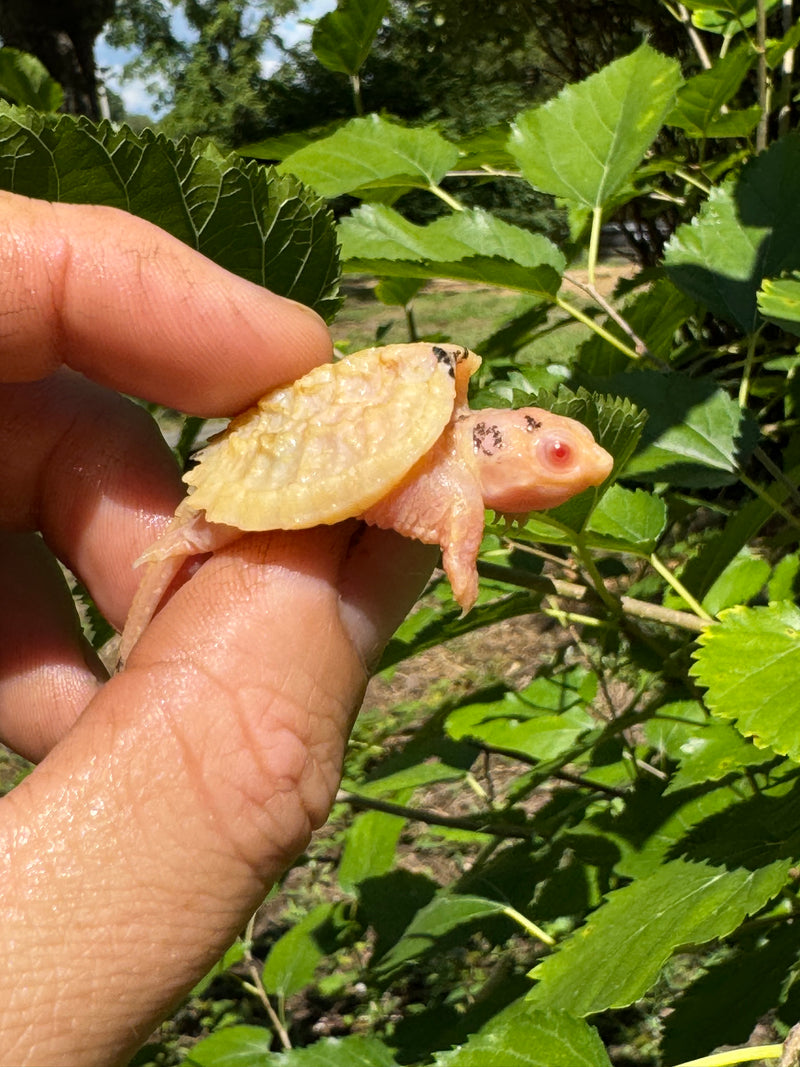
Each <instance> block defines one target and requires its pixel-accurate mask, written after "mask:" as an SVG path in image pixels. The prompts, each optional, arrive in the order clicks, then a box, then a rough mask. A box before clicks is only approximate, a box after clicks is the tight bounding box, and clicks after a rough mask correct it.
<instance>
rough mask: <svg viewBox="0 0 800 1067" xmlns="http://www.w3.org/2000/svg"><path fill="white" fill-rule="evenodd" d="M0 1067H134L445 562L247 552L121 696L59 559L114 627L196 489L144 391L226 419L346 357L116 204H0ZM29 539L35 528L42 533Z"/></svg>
mask: <svg viewBox="0 0 800 1067" xmlns="http://www.w3.org/2000/svg"><path fill="white" fill-rule="evenodd" d="M0 271H2V275H0V276H2V278H3V286H2V291H0V382H2V383H3V384H0V576H2V582H3V588H4V589H5V594H6V595H5V611H4V612H3V614H2V616H0V739H2V740H3V741H4V742H5V743H6V744H7V745H9V747H11V748H13V749H15V750H16V751H18V752H20V753H22V754H24V755H26V756H28V757H29V758H31V759H33V760H40V759H41V760H42V762H41V763H40V764H39V766H37V767H36V769H35V770H34V771H33V772H32V773H31V774H30V775H29V776H28V777H27V778H26V779H25V780H24V781H23V782H22V783H21V784H20V785H19V786H17V787H16V788H15V789H14V790H13V791H12V792H11V793H10V794H9V795H8V796H6V797H5V798H3V799H2V801H0V855H2V857H3V871H2V877H1V878H0V898H1V899H2V904H3V916H4V919H3V923H2V926H0V953H2V958H3V960H4V964H5V965H4V967H3V969H2V973H0V1064H6V1065H9V1064H14V1065H22V1064H25V1065H37V1064H39V1065H43V1064H47V1065H58V1064H62V1065H68V1064H75V1065H80V1067H91V1065H93V1064H103V1065H104V1067H108V1065H110V1064H113V1063H124V1062H125V1061H126V1059H127V1058H128V1056H129V1055H130V1054H131V1053H132V1051H134V1050H135V1049H136V1047H138V1045H139V1044H141V1043H142V1042H143V1041H144V1040H145V1039H146V1037H147V1036H148V1034H149V1032H150V1031H151V1029H152V1028H153V1026H154V1025H155V1024H157V1022H158V1021H159V1020H160V1019H161V1018H162V1017H163V1016H164V1015H165V1014H166V1013H167V1012H168V1011H169V1009H170V1007H171V1005H172V1004H173V1003H174V1002H175V1001H176V1000H177V999H178V998H179V997H180V996H181V995H182V994H183V993H184V992H185V991H186V990H188V989H189V988H191V986H192V985H193V984H194V983H195V982H196V981H197V980H198V978H200V977H201V976H202V975H203V974H204V973H205V971H206V970H207V969H208V967H209V966H211V964H213V963H214V962H215V960H216V959H217V958H218V957H219V956H220V955H221V953H222V952H223V951H224V949H225V948H226V947H227V945H229V944H230V943H231V941H232V940H233V939H234V937H235V936H236V934H237V933H238V932H239V931H240V930H241V929H242V927H243V926H244V924H245V923H246V921H247V919H248V917H249V915H250V914H251V913H252V911H253V910H254V909H255V908H256V907H257V906H258V904H259V903H260V902H261V900H262V899H263V897H264V894H265V892H266V890H267V887H268V886H269V884H270V883H271V882H272V881H273V880H274V879H275V878H276V877H277V876H278V875H279V874H280V873H281V872H282V871H283V870H284V869H285V868H286V867H287V866H288V864H289V863H290V862H291V861H292V859H293V858H294V857H295V856H296V855H297V854H298V853H299V852H300V851H302V849H303V848H304V847H305V844H306V841H307V839H308V835H309V833H310V832H311V830H312V829H313V828H314V827H315V826H317V825H319V824H320V823H321V822H322V821H323V820H324V818H325V817H326V815H327V812H328V810H329V807H330V804H331V803H332V799H333V797H334V795H335V791H336V788H337V785H338V780H339V773H340V767H341V759H342V754H343V750H344V745H345V741H346V737H347V733H348V731H349V727H350V724H351V722H352V718H353V715H354V712H355V710H356V708H357V706H358V704H359V702H360V699H361V696H362V694H363V689H364V685H365V683H366V673H367V672H366V667H365V664H369V663H370V662H372V661H374V658H375V657H376V655H377V654H378V652H379V650H380V648H381V646H382V644H383V643H384V642H385V640H386V639H387V638H388V637H389V635H390V634H391V632H392V630H393V629H394V628H395V626H396V625H397V624H398V622H399V621H400V619H401V618H402V616H403V614H404V613H405V611H406V610H407V609H408V608H409V607H410V605H411V603H412V602H413V599H414V597H415V595H416V593H417V591H418V589H419V588H420V586H421V585H422V583H423V581H424V578H425V576H426V574H427V571H428V569H429V563H430V550H429V549H428V548H426V547H425V546H421V545H419V544H418V543H416V542H411V541H406V540H404V539H403V538H400V537H399V536H397V535H395V534H393V533H386V532H384V531H380V530H375V529H369V530H366V531H364V532H362V531H361V529H360V528H359V527H358V526H357V524H344V525H342V526H336V527H326V528H320V529H314V530H306V531H302V532H300V533H295V534H287V533H284V532H280V531H278V532H274V533H270V534H255V535H248V536H245V537H243V538H242V539H241V540H239V541H237V542H236V543H235V544H233V545H231V546H230V547H229V548H227V549H226V550H224V551H222V552H219V553H217V554H216V555H215V556H214V557H213V558H212V559H210V560H209V561H208V562H207V563H205V564H204V565H203V566H202V567H201V568H200V570H199V571H198V572H197V573H196V574H195V575H194V576H193V578H192V580H191V581H190V582H188V583H187V584H186V585H184V586H182V587H181V588H180V589H179V590H178V592H177V593H176V594H175V595H174V597H173V598H172V599H171V600H170V602H169V603H168V604H167V605H166V607H165V608H164V609H163V610H162V611H161V612H160V614H159V615H158V616H157V617H156V618H155V619H154V621H153V622H152V624H151V625H150V627H149V628H148V630H147V631H146V632H145V634H144V635H143V637H142V638H141V640H140V641H139V643H138V645H137V647H136V650H135V653H134V654H133V655H132V656H131V660H130V662H129V664H128V666H127V668H126V670H125V671H123V672H122V673H121V674H119V675H117V676H115V677H114V678H112V679H111V680H107V679H106V678H105V675H104V672H103V669H102V667H101V664H100V663H99V661H98V660H97V658H96V657H95V655H94V653H93V652H92V650H91V648H90V647H89V646H88V644H87V643H86V642H85V640H84V639H83V637H82V636H81V634H80V630H79V627H78V625H77V622H76V619H75V616H74V612H73V609H72V603H71V598H70V596H69V594H68V592H67V590H66V587H65V585H64V582H63V579H62V576H61V573H60V570H59V568H58V565H57V564H56V562H55V559H56V558H57V559H60V560H61V561H63V562H64V563H65V564H66V565H67V566H68V567H69V568H70V569H71V570H72V571H74V572H75V573H76V574H77V575H78V576H79V577H80V579H81V580H82V581H83V582H84V583H85V584H86V586H87V587H88V589H89V591H90V593H91V594H92V596H93V598H94V599H95V601H96V603H97V604H98V606H99V607H100V608H101V610H102V611H103V612H104V613H105V614H106V616H107V617H108V618H109V620H110V621H111V622H112V623H113V624H114V625H115V626H117V627H121V625H122V623H123V622H124V619H125V615H126V612H127V609H128V606H129V605H130V602H131V599H132V596H133V593H134V591H135V588H136V585H137V582H138V576H137V574H136V572H135V571H134V570H133V569H132V562H133V560H134V559H136V558H137V556H138V555H140V554H141V552H142V551H143V550H144V549H145V548H146V547H147V546H148V545H149V544H150V542H151V541H152V540H153V539H154V538H155V537H156V536H157V535H158V533H159V532H160V531H161V530H162V529H163V528H164V526H165V525H166V524H167V522H168V521H169V518H170V517H171V515H172V512H173V510H174V507H175V505H176V503H177V501H178V500H179V499H180V498H181V496H182V495H183V490H182V487H181V483H180V480H179V477H178V472H177V471H176V470H175V468H174V464H173V463H172V459H171V456H170V454H169V452H168V450H167V448H166V446H165V445H164V444H163V441H161V439H160V437H159V436H158V434H157V432H156V431H155V427H154V425H153V423H152V422H151V420H150V419H149V418H148V417H147V416H146V414H145V413H144V411H143V410H142V409H141V408H139V407H137V406H136V405H134V404H133V403H131V402H129V401H127V400H125V399H123V398H122V397H120V396H119V393H118V391H120V392H127V393H132V394H136V395H139V396H143V397H146V398H149V399H151V400H156V401H158V402H160V403H162V404H165V405H169V406H173V407H177V408H180V409H182V410H185V411H191V412H194V413H197V414H201V415H221V414H233V413H234V412H236V411H239V410H241V409H242V408H244V407H246V406H247V405H248V404H250V403H252V402H253V400H254V399H255V398H256V397H258V396H259V395H261V394H262V393H263V392H265V391H266V390H267V389H268V388H270V387H272V386H274V385H277V384H279V383H281V382H285V381H287V380H291V379H293V378H295V377H297V376H298V375H300V374H303V373H305V372H306V371H307V370H309V369H310V368H311V367H312V366H313V365H315V364H317V363H319V362H322V361H324V360H325V359H327V358H329V355H330V341H329V338H328V335H327V331H326V330H325V327H324V325H323V323H322V322H321V321H320V320H319V319H318V318H317V317H316V316H315V315H313V313H311V312H309V311H308V310H307V309H305V308H301V307H299V306H298V305H296V304H293V303H292V302H291V301H285V300H283V299H281V298H279V297H276V296H274V295H272V294H270V293H268V292H266V291H265V290H263V289H261V288H259V287H257V286H255V285H252V284H250V283H248V282H245V281H243V280H242V279H239V278H235V277H233V276H231V275H229V274H227V273H226V272H225V271H223V270H222V269H220V268H218V267H216V266H215V265H213V264H211V263H209V262H208V261H207V260H205V259H203V258H202V257H201V256H199V255H197V253H195V252H193V251H192V250H190V249H188V248H187V247H186V246H184V245H182V244H180V243H179V242H178V241H176V240H174V239H173V238H171V237H169V236H168V235H166V234H164V233H163V232H161V231H160V230H157V229H156V228H154V227H152V226H150V225H148V224H146V223H144V222H142V221H141V220H138V219H135V218H134V217H132V216H129V215H126V214H124V213H121V212H117V211H114V210H111V209H106V208H98V207H86V206H80V207H79V206H72V205H50V204H45V203H43V202H36V201H28V200H25V199H23V198H20V197H15V196H12V195H10V194H2V193H0ZM35 531H41V534H42V536H41V538H40V537H39V536H38V535H37V534H36V532H35Z"/></svg>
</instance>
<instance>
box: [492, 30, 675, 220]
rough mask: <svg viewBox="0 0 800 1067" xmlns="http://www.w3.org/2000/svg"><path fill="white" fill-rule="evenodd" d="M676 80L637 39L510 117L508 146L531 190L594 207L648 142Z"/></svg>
mask: <svg viewBox="0 0 800 1067" xmlns="http://www.w3.org/2000/svg"><path fill="white" fill-rule="evenodd" d="M681 81H682V78H681V73H680V67H679V66H678V64H677V63H676V62H675V60H673V59H668V58H667V57H666V56H663V55H661V54H660V53H659V52H656V51H654V50H653V49H652V48H651V47H650V46H649V45H647V44H644V45H642V46H641V47H640V48H638V49H637V50H636V51H635V52H633V53H631V54H630V55H628V56H625V57H624V58H623V59H618V60H617V61H616V62H614V63H611V64H609V65H608V66H607V67H604V68H603V69H602V70H601V71H600V72H599V73H597V74H593V75H592V76H591V77H589V78H587V79H586V80H585V81H583V82H580V83H579V84H577V85H568V86H567V87H566V89H564V90H562V92H561V93H560V94H559V95H558V96H557V97H555V99H553V100H550V101H548V102H547V103H546V104H543V105H542V106H541V107H538V108H534V109H532V110H530V111H525V112H523V113H522V114H521V115H518V116H517V118H516V120H515V123H514V127H513V131H512V135H511V139H510V141H509V150H510V151H511V153H512V155H513V156H514V157H515V158H516V159H517V161H518V163H519V165H520V167H521V168H522V173H523V174H524V176H525V177H526V178H527V180H528V181H529V182H530V183H531V185H533V186H534V187H535V188H537V189H541V190H542V191H543V192H546V193H552V194H553V195H554V196H560V197H564V198H565V199H567V200H573V201H577V202H578V203H580V204H583V205H584V206H585V207H588V208H594V207H599V206H602V205H603V204H606V203H607V202H608V201H610V200H611V199H612V197H613V196H614V195H615V193H617V192H618V191H619V190H620V189H621V188H622V187H623V185H624V184H625V183H626V182H627V181H628V179H629V178H630V176H631V174H632V173H633V171H634V170H635V168H636V166H637V164H638V163H639V162H640V161H641V159H642V157H643V156H644V154H645V152H646V151H647V149H648V148H649V147H650V145H651V143H652V141H653V140H654V138H655V136H656V134H657V133H658V131H659V129H660V127H661V124H662V122H663V120H664V117H665V115H666V114H667V113H668V112H669V111H670V109H671V108H672V105H673V102H674V99H675V93H676V91H677V89H678V86H679V85H680V84H681ZM644 86H646V87H647V88H646V91H643V88H644Z"/></svg>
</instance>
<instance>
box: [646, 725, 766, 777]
mask: <svg viewBox="0 0 800 1067" xmlns="http://www.w3.org/2000/svg"><path fill="white" fill-rule="evenodd" d="M772 758H773V755H772V752H771V751H768V752H764V751H763V750H761V749H758V748H756V747H755V745H753V744H751V743H750V742H749V741H745V739H744V738H743V737H742V735H741V734H739V733H737V732H736V730H734V728H733V727H732V726H730V725H729V724H728V723H725V722H705V723H702V724H701V725H698V726H696V727H695V730H694V733H693V735H692V736H691V737H687V738H686V739H685V740H684V742H683V744H682V745H681V746H680V758H679V767H678V770H677V771H676V773H675V774H674V775H673V778H672V780H671V781H670V783H669V785H668V786H667V789H666V793H676V792H678V791H679V790H681V789H688V788H690V787H691V786H694V785H702V784H703V783H705V782H718V781H720V780H721V779H722V778H725V777H727V776H728V775H729V774H731V773H735V772H737V771H742V770H744V769H745V768H747V767H758V766H760V765H761V764H763V763H765V762H767V761H769V760H771V759H772Z"/></svg>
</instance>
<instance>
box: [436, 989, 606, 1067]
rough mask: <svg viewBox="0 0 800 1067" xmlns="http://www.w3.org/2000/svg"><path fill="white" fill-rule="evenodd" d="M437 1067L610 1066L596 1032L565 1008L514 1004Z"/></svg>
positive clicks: (443, 1055) (439, 1059) (439, 1060)
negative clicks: (548, 1009)
mask: <svg viewBox="0 0 800 1067" xmlns="http://www.w3.org/2000/svg"><path fill="white" fill-rule="evenodd" d="M434 1064H435V1067H611V1060H610V1059H609V1058H608V1053H607V1052H606V1050H605V1048H604V1047H603V1043H602V1041H601V1040H600V1038H599V1036H598V1034H597V1031H596V1030H595V1029H594V1028H593V1027H590V1026H588V1025H587V1024H586V1023H585V1022H584V1021H583V1020H582V1019H576V1018H575V1017H574V1016H572V1015H568V1014H567V1013H566V1012H563V1011H548V1012H544V1011H536V1010H535V1009H534V1008H531V1007H530V1005H528V1004H526V1003H525V1002H524V1001H523V1002H515V1003H514V1004H511V1005H510V1006H509V1007H508V1008H506V1009H505V1011H502V1012H500V1014H499V1015H496V1016H495V1017H494V1018H493V1019H490V1020H489V1022H488V1023H486V1024H485V1025H484V1026H482V1027H481V1029H480V1030H479V1031H478V1032H477V1033H476V1034H473V1035H472V1036H471V1037H470V1039H469V1040H468V1041H467V1043H466V1044H465V1045H461V1046H460V1047H459V1048H455V1049H453V1050H452V1051H451V1052H439V1053H437V1054H436V1056H435V1059H434Z"/></svg>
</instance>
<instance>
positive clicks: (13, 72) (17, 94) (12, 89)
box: [0, 48, 64, 111]
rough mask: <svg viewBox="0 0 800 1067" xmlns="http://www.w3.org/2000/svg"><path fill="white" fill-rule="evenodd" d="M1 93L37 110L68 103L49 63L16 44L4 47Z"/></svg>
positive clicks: (1, 50) (1, 51)
mask: <svg viewBox="0 0 800 1067" xmlns="http://www.w3.org/2000/svg"><path fill="white" fill-rule="evenodd" d="M0 96H4V97H6V98H7V99H8V100H10V101H11V102H12V103H14V104H20V105H22V106H24V107H32V108H35V109H36V110H37V111H58V109H59V108H60V107H61V105H62V104H63V103H64V93H63V91H62V89H61V86H60V85H59V84H58V82H57V81H55V80H54V79H53V78H51V77H50V75H49V73H48V72H47V68H46V67H45V65H44V64H43V63H42V62H41V61H40V60H39V59H37V58H36V56H32V55H30V54H29V53H27V52H20V51H19V50H18V49H16V48H0Z"/></svg>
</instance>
